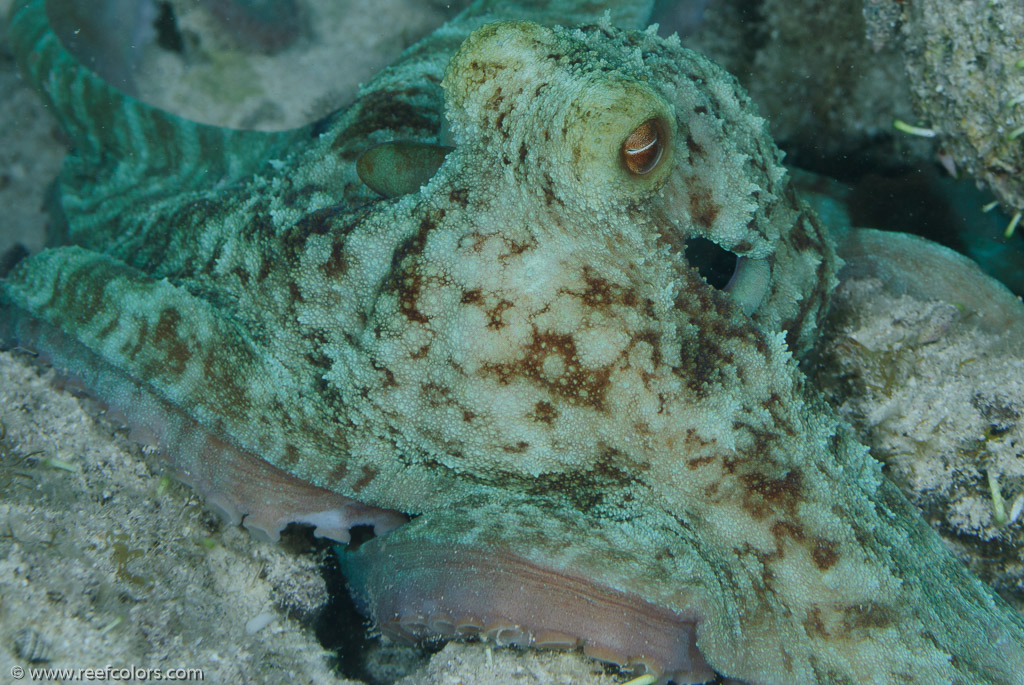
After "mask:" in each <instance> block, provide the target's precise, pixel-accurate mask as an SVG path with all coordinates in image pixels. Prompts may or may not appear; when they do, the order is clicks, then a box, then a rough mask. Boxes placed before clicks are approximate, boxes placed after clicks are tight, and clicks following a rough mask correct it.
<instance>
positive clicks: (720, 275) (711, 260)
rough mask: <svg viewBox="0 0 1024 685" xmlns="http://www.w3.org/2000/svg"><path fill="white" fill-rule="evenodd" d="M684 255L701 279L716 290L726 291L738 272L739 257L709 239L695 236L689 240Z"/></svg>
mask: <svg viewBox="0 0 1024 685" xmlns="http://www.w3.org/2000/svg"><path fill="white" fill-rule="evenodd" d="M683 254H685V255H686V261H687V262H689V263H690V266H693V267H695V268H696V269H697V271H698V272H699V273H700V276H701V278H703V279H704V280H705V281H707V283H708V285H710V286H711V287H713V288H715V289H716V290H722V289H724V288H725V286H727V285H728V284H729V281H730V280H731V279H732V276H733V274H734V273H735V272H736V262H737V259H738V258H737V256H736V255H735V254H733V253H732V252H729V251H728V250H726V249H725V248H723V247H721V246H720V245H717V244H716V243H714V242H712V241H710V240H708V239H707V238H701V237H699V236H694V237H692V238H690V239H688V240H687V241H686V246H685V248H684V249H683Z"/></svg>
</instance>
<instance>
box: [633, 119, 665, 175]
mask: <svg viewBox="0 0 1024 685" xmlns="http://www.w3.org/2000/svg"><path fill="white" fill-rule="evenodd" d="M659 129H660V125H659V124H658V122H657V121H656V120H654V119H648V120H647V121H645V122H644V123H642V124H640V125H639V126H637V127H636V128H635V129H634V130H633V132H632V133H630V134H629V137H628V138H626V140H625V141H624V142H623V143H622V159H623V162H624V163H625V165H626V168H627V169H628V170H629V171H630V173H633V174H636V175H637V176H642V175H644V174H649V173H650V172H651V171H653V170H654V167H656V166H657V165H658V162H659V161H660V160H661V153H662V151H663V150H664V148H665V146H664V144H663V143H662V141H661V138H662V136H661V135H660V131H659Z"/></svg>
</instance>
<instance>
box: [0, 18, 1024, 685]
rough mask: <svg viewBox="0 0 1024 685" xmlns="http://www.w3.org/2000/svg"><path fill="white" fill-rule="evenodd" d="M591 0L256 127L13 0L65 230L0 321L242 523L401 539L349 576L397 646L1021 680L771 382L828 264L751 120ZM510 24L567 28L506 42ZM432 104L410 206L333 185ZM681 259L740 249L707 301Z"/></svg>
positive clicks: (887, 500) (890, 507)
mask: <svg viewBox="0 0 1024 685" xmlns="http://www.w3.org/2000/svg"><path fill="white" fill-rule="evenodd" d="M613 5H614V6H613V12H612V14H611V15H610V16H609V17H605V18H602V17H600V16H592V15H590V14H588V13H587V12H586V11H584V10H582V9H580V10H576V11H570V10H565V9H564V8H561V5H554V6H552V8H548V9H541V8H538V7H537V6H535V5H534V4H533V3H524V6H522V7H520V6H517V5H515V4H510V3H504V4H498V3H486V2H481V3H476V4H474V5H472V6H470V7H469V8H468V9H467V11H466V12H465V13H463V14H462V15H460V17H459V18H457V19H456V20H455V21H453V22H451V23H450V24H448V25H446V26H445V27H443V28H442V29H440V30H439V31H438V32H436V33H435V34H433V35H432V36H430V37H428V38H427V39H425V40H424V41H423V42H421V43H419V44H417V45H416V46H414V47H412V48H411V49H410V50H409V51H408V52H407V53H405V55H404V57H403V58H402V59H401V60H400V61H399V62H398V63H396V64H394V65H392V66H391V67H389V68H388V69H386V70H385V71H384V72H382V73H381V75H380V76H378V77H377V78H376V79H374V80H373V81H371V82H370V83H368V84H367V85H366V86H365V88H364V89H363V91H362V92H361V94H360V97H359V98H358V99H357V101H356V103H355V104H354V105H353V106H352V107H351V108H350V109H348V110H346V111H343V112H339V113H337V114H336V115H334V116H332V117H330V118H329V119H327V120H325V121H323V122H319V123H317V124H316V125H313V126H310V127H306V128H303V129H299V130H296V131H291V132H283V133H279V134H273V135H272V134H258V133H254V132H244V131H227V130H222V129H216V128H213V127H209V126H202V125H197V124H194V123H191V122H185V121H182V120H179V119H176V118H174V117H171V116H169V115H166V114H164V113H162V112H159V111H156V110H153V109H151V108H148V107H146V106H145V105H142V104H141V103H139V102H138V101H135V100H133V99H131V98H128V97H125V96H123V95H120V94H118V93H116V92H115V91H113V90H112V89H110V88H109V87H107V86H106V85H105V84H103V83H102V82H101V81H99V80H98V79H97V78H96V77H95V76H93V75H92V74H91V73H90V72H89V71H88V70H86V69H85V68H84V67H82V66H81V65H78V64H77V63H75V62H74V60H73V59H72V58H71V57H70V55H68V54H67V53H66V51H64V50H63V48H62V47H61V46H60V44H59V41H57V40H56V39H55V37H54V36H53V34H52V32H51V31H50V30H49V29H48V27H47V23H46V16H45V11H44V3H43V2H42V0H35V1H34V2H30V3H28V4H27V5H26V7H25V8H24V9H23V10H21V11H20V12H19V13H18V14H16V16H15V18H14V23H13V30H14V32H15V34H16V39H17V48H18V54H19V59H20V60H21V61H22V64H23V67H24V69H25V71H26V73H27V74H28V75H29V78H30V79H31V80H32V81H33V82H34V83H35V84H36V85H37V87H38V89H39V90H40V92H41V94H42V95H43V97H44V99H45V100H46V101H47V102H48V104H49V105H50V107H51V108H52V109H53V111H54V113H55V114H56V115H57V116H58V118H59V119H60V120H61V122H62V123H63V125H64V126H65V127H66V128H67V129H68V132H69V134H70V136H71V137H72V139H73V140H74V141H75V144H76V152H75V154H74V155H73V156H71V157H70V158H69V162H68V165H67V167H66V169H65V172H64V174H63V176H62V179H61V187H60V193H61V201H60V202H61V209H62V213H63V218H64V220H65V221H66V228H67V230H66V233H67V236H68V239H69V242H70V243H71V245H69V246H65V247H59V248H53V249H50V250H47V251H44V252H42V253H40V254H38V255H35V256H32V257H29V258H27V259H25V260H23V261H22V262H21V263H20V264H19V265H18V266H17V267H15V269H14V270H13V271H12V273H11V274H10V276H9V277H8V278H7V279H6V280H5V281H4V282H3V285H2V290H0V297H2V298H3V299H2V302H3V306H4V318H3V320H2V325H3V327H4V328H5V329H6V332H7V333H8V334H9V335H10V336H11V337H12V338H13V339H14V340H17V341H19V342H20V343H21V344H24V345H34V346H36V347H38V348H39V349H40V350H41V351H42V352H45V353H46V354H48V355H49V356H50V357H51V358H52V359H53V360H54V361H55V363H57V364H58V365H60V366H64V367H67V368H69V369H70V370H71V371H73V372H74V373H76V374H78V375H80V376H81V377H83V378H84V380H85V382H86V384H87V385H89V386H90V387H92V388H93V390H94V391H95V392H96V394H97V395H99V396H100V397H101V398H103V399H104V400H105V401H107V402H109V403H111V404H112V405H114V406H118V407H120V408H121V409H122V411H124V412H125V414H126V415H128V417H129V419H130V420H131V421H132V422H134V423H137V424H143V425H147V426H148V427H149V428H150V429H151V430H153V432H154V433H155V434H156V437H157V439H158V440H159V441H160V442H161V444H162V445H163V446H164V447H165V448H166V450H167V452H168V455H169V458H170V459H171V460H172V463H173V464H174V465H175V467H176V468H178V469H179V470H180V471H181V472H182V473H183V475H184V476H185V477H186V478H187V479H188V480H190V481H191V482H193V483H194V484H195V485H196V487H197V488H198V489H199V490H200V491H201V492H203V493H204V494H205V495H206V496H207V497H208V500H209V501H211V503H213V504H214V505H215V506H217V507H218V508H220V509H221V510H222V511H224V512H225V513H226V514H227V515H228V517H229V518H230V519H232V520H235V521H242V522H243V523H244V524H245V525H246V526H247V527H249V528H250V529H252V530H254V531H257V532H262V533H263V534H265V535H267V536H269V537H274V536H276V535H277V533H278V531H279V530H280V528H281V527H283V526H284V525H285V524H287V523H288V522H290V521H300V522H306V523H309V524H312V525H315V526H317V529H318V531H319V532H320V533H321V534H324V535H327V536H330V537H333V538H334V539H337V540H340V541H347V539H348V529H349V528H350V527H352V526H354V525H358V524H362V523H366V524H371V525H374V526H375V527H376V528H377V531H378V532H379V533H383V532H385V531H388V530H392V529H394V528H397V530H393V531H392V532H390V533H389V534H387V535H382V536H380V537H378V538H375V539H373V540H371V541H369V542H366V543H364V544H363V545H362V546H361V547H360V548H359V550H358V551H356V552H354V553H348V552H346V553H343V554H342V556H343V563H344V565H345V566H346V568H347V570H348V572H349V575H350V580H351V582H352V584H353V587H354V589H355V591H356V593H357V595H358V596H359V597H360V599H361V601H362V602H363V603H364V605H365V606H366V607H367V608H368V609H369V610H370V611H372V612H373V614H374V617H375V619H376V621H377V623H378V625H379V627H380V628H381V629H382V630H383V631H385V632H388V633H390V634H393V635H397V636H405V637H409V638H413V639H418V638H421V637H426V636H429V635H440V636H444V637H449V636H457V635H472V634H482V635H485V636H488V637H491V638H493V639H495V640H497V641H499V642H500V643H506V644H507V643H512V644H521V645H525V646H530V645H533V646H548V647H555V646H558V647H575V646H582V647H583V649H584V651H585V652H587V653H588V654H591V655H593V656H595V657H598V658H602V659H606V660H611V661H615V662H617V663H620V664H624V665H635V666H645V667H647V668H648V669H650V670H651V671H653V672H655V673H657V674H659V675H660V676H661V677H662V678H663V679H667V678H669V677H672V678H675V679H676V680H677V681H682V682H689V681H693V682H701V681H704V680H707V679H709V678H711V677H712V676H713V671H717V672H719V673H721V674H724V675H727V676H731V677H735V678H739V679H742V680H745V681H747V682H751V683H792V682H808V683H811V682H820V683H826V682H920V683H932V682H956V683H978V682H985V683H1011V682H1015V679H1017V678H1018V677H1019V674H1020V673H1022V672H1024V622H1022V620H1021V618H1020V617H1019V616H1018V615H1016V614H1015V613H1013V612H1012V611H1011V610H1010V609H1009V608H1008V607H1007V606H1006V605H1005V604H1004V603H1002V602H1001V601H1000V600H999V599H998V598H997V597H995V596H994V595H993V594H992V593H991V592H990V591H989V590H988V589H987V588H985V587H984V586H983V585H982V584H981V583H980V582H979V581H978V580H977V579H976V578H974V577H972V576H971V575H970V574H969V573H967V571H966V570H965V569H964V568H963V567H962V566H961V565H960V564H959V563H958V562H957V561H956V560H955V559H954V558H953V557H952V556H951V555H950V554H949V552H948V551H947V550H946V549H945V548H944V547H943V545H942V543H941V541H940V540H939V538H938V537H937V536H936V535H935V534H934V533H933V532H932V531H931V529H929V528H928V527H927V525H926V524H925V523H924V522H923V521H922V520H921V518H920V516H919V515H918V514H917V512H916V511H915V510H914V509H913V508H912V507H911V506H910V504H909V503H908V502H907V501H906V500H905V499H903V497H902V496H901V495H900V493H899V492H898V490H897V489H896V487H895V486H894V485H893V484H892V483H890V482H889V481H888V480H886V479H885V478H883V477H882V475H881V473H880V470H879V466H878V464H877V463H876V462H874V461H873V460H872V459H871V458H870V457H869V455H868V453H867V450H866V448H864V447H863V446H862V445H860V444H859V443H857V442H856V441H855V440H854V439H853V437H852V433H851V431H850V430H849V428H848V427H847V426H846V425H845V424H844V423H843V422H842V421H841V420H840V419H839V418H838V417H837V416H836V414H835V413H834V412H833V411H832V410H831V409H830V408H829V407H828V405H827V404H826V403H825V402H824V401H823V400H822V399H821V397H820V396H819V394H818V393H817V391H816V389H815V388H814V387H812V386H810V385H809V384H808V383H807V382H806V379H805V378H804V376H802V375H801V374H800V372H799V371H798V369H797V367H796V363H795V361H794V355H801V354H803V353H805V352H806V351H807V350H808V349H810V348H811V347H813V345H814V344H815V341H816V338H817V335H818V333H817V331H818V327H819V321H820V319H821V317H822V315H823V312H824V310H825V308H826V306H827V303H828V297H829V293H830V291H831V290H832V288H833V287H834V285H835V283H836V277H835V272H836V270H837V268H838V265H839V262H838V260H837V258H836V256H835V252H834V247H833V244H832V241H831V238H830V237H829V236H828V235H827V234H826V232H825V229H824V227H823V226H822V224H821V223H820V222H819V221H818V220H817V219H816V217H815V216H814V215H813V213H811V212H810V210H808V209H807V208H806V206H805V205H803V204H802V203H801V202H800V201H799V200H798V199H797V198H796V196H795V193H794V192H793V190H792V188H791V186H790V184H789V180H788V177H787V174H786V172H785V170H784V168H783V167H782V166H781V163H780V153H779V152H778V150H777V149H776V147H775V146H774V144H773V143H772V141H771V140H770V138H769V137H768V135H767V133H766V127H765V123H764V121H763V120H762V119H761V118H760V117H758V116H757V114H756V112H755V111H754V109H753V107H752V105H751V104H750V101H749V99H748V98H747V96H746V94H745V93H744V92H743V91H742V89H741V88H740V87H739V86H738V84H737V83H736V82H735V80H734V79H732V77H730V76H729V75H728V74H726V73H725V72H724V71H722V70H721V69H720V68H719V67H717V66H715V65H714V64H712V63H711V62H709V61H708V60H706V59H704V58H702V57H700V56H699V55H697V54H695V53H692V52H690V51H687V50H685V49H683V48H681V47H680V46H679V43H678V40H673V39H660V38H658V37H657V36H656V35H655V34H654V32H653V31H635V30H623V29H619V28H615V27H614V26H613V22H615V23H617V24H622V25H630V26H641V25H643V23H645V20H646V12H647V11H648V10H649V8H645V7H644V6H643V5H639V4H633V3H613ZM522 17H525V18H528V19H533V20H538V21H541V22H543V23H550V24H556V23H562V24H569V25H579V26H580V28H548V27H545V26H541V25H540V24H537V23H530V22H527V21H497V20H501V19H509V18H516V19H518V18H522ZM442 115H443V116H442ZM444 118H446V119H447V121H448V126H449V128H450V135H451V138H452V142H453V143H454V149H453V150H452V151H451V152H449V153H448V155H447V156H446V157H445V158H444V161H443V162H442V163H441V165H440V167H439V168H438V169H437V171H436V173H434V174H433V176H432V177H431V178H430V179H429V181H428V182H427V183H426V184H425V185H423V186H422V187H419V188H417V189H415V190H414V189H413V187H412V186H411V184H405V186H403V188H402V190H403V192H404V194H400V195H399V196H398V197H394V198H387V199H381V198H379V197H378V196H377V195H376V193H374V192H373V191H371V190H370V189H369V188H367V187H366V186H365V185H363V184H362V183H361V182H360V181H359V179H358V176H357V174H356V168H355V167H356V160H357V159H358V158H359V157H360V155H362V154H363V153H364V152H365V151H366V150H367V149H369V148H370V147H371V146H372V145H374V144H376V143H380V142H386V141H397V140H413V141H418V142H420V143H427V144H438V143H441V142H444V141H443V140H442V136H447V133H445V132H444V131H442V128H443V126H442V121H443V119H444ZM627 143H628V145H627ZM645 149H646V150H647V152H646V153H645V154H644V156H643V157H642V159H643V160H644V161H643V162H642V163H639V164H635V163H632V161H633V159H634V157H633V155H635V154H638V151H641V150H645ZM695 240H703V241H707V242H708V243H713V244H714V245H717V246H718V249H720V250H721V251H722V252H723V253H731V255H732V256H731V259H732V260H733V264H734V274H733V276H732V278H731V279H729V280H728V282H726V283H724V284H722V287H721V288H715V287H714V286H713V285H712V284H711V283H710V282H709V281H710V280H711V279H708V280H705V279H704V278H702V276H701V274H702V267H704V266H706V265H703V264H701V263H698V261H697V260H696V258H688V257H687V255H695V254H698V252H697V251H688V250H687V247H688V244H690V243H692V242H693V241H695ZM691 259H692V261H691ZM703 273H707V272H706V271H704V272H703ZM401 514H411V515H415V518H414V519H413V520H412V521H411V522H409V523H404V520H405V519H404V518H403V517H402V516H401ZM243 517H244V518H243ZM638 626H639V628H638Z"/></svg>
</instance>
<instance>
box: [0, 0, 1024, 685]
mask: <svg viewBox="0 0 1024 685" xmlns="http://www.w3.org/2000/svg"><path fill="white" fill-rule="evenodd" d="M11 2H12V0H0V14H2V15H4V16H6V13H7V10H8V7H9V5H10V4H11ZM175 4H176V5H179V6H181V7H182V11H181V13H180V15H179V20H180V24H179V29H180V31H181V33H182V35H184V36H186V38H189V40H191V41H192V46H191V47H190V48H189V49H187V50H186V51H185V53H184V56H183V55H181V54H172V53H169V52H167V51H161V50H157V49H154V48H149V49H148V50H147V51H144V52H143V53H141V54H138V55H135V56H134V57H133V59H135V60H137V63H136V64H135V65H134V67H135V69H136V72H135V73H136V77H135V78H136V87H137V88H138V92H139V93H140V94H141V95H142V96H143V97H146V98H148V99H150V100H151V101H154V102H156V103H159V104H161V105H162V106H165V107H168V108H170V109H173V110H175V111H177V112H178V113H180V114H183V115H187V116H191V117H193V118H198V119H203V120H207V121H212V122H216V123H221V124H228V125H237V126H257V127H264V128H284V127H288V126H292V125H297V124H301V123H304V122H306V121H309V120H310V119H312V118H314V117H316V116H318V115H321V114H323V113H325V112H327V111H329V110H331V109H333V108H336V107H338V106H341V105H343V104H344V103H345V102H347V101H348V100H349V99H351V97H352V95H353V93H354V89H355V86H356V84H357V83H358V82H359V81H361V80H365V79H367V78H368V77H369V76H371V75H372V74H373V73H375V72H376V71H377V70H378V69H379V68H380V67H381V66H383V65H384V64H387V63H388V62H389V61H391V59H393V58H394V57H395V56H397V54H398V52H400V51H401V49H402V48H404V47H405V46H406V45H408V44H410V43H412V42H414V40H415V39H416V37H418V36H419V35H422V34H423V33H425V32H427V31H429V30H430V29H431V28H432V27H434V26H436V25H438V24H439V23H440V22H441V21H443V20H444V18H445V17H447V16H450V15H451V13H452V11H453V8H449V7H446V5H447V3H442V2H434V3H431V2H422V1H418V0H383V1H382V2H378V3H372V7H371V4H370V3H360V2H340V1H339V2H332V1H331V0H316V1H314V0H308V1H307V2H305V3H304V6H305V7H307V11H308V12H310V13H311V15H310V16H307V17H306V19H307V24H306V28H305V30H304V31H305V32H304V33H302V34H301V35H300V36H299V38H298V39H296V43H295V44H294V45H293V46H291V47H290V48H286V49H285V50H283V51H282V52H281V53H279V54H278V55H276V56H266V55H259V54H256V55H253V54H249V55H246V56H245V58H244V59H243V58H237V59H235V58H231V57H230V56H229V55H230V54H231V51H230V50H224V49H223V48H224V46H223V45H220V44H218V43H217V27H216V26H215V25H214V24H212V23H211V20H210V17H209V16H208V15H205V14H203V13H202V12H197V11H188V10H187V4H188V3H187V2H184V0H182V2H177V3H175ZM367 8H370V11H367ZM397 14H401V16H402V17H403V21H404V24H403V26H402V27H401V28H400V29H398V30H396V28H395V27H394V26H392V23H393V20H392V17H394V16H396V15H397ZM204 41H206V42H205V43H204ZM226 55H228V56H226ZM295 73H301V74H303V78H295V77H294V74H295ZM225 78H226V79H227V80H228V81H229V82H230V83H232V84H233V86H232V88H229V89H225V88H223V87H221V86H220V85H218V84H220V83H222V81H223V79H225ZM226 90H227V91H228V92H225V91H226ZM225 98H226V99H225ZM282 102H287V103H288V106H287V107H282V106H281V103H282ZM0 122H4V125H3V126H2V127H0V254H4V253H6V252H7V251H8V250H9V249H10V248H11V247H12V246H13V245H15V244H17V243H20V244H21V245H23V246H24V247H25V248H27V249H28V250H29V251H36V250H38V249H41V247H42V246H43V245H44V241H45V230H46V224H47V217H46V214H45V212H44V211H43V209H42V207H43V203H44V199H45V192H46V189H47V186H48V184H49V183H50V181H51V179H52V178H53V177H54V176H55V175H56V174H57V172H58V170H59V167H60V164H61V161H62V159H63V156H64V154H65V151H66V150H65V146H64V143H63V141H62V137H61V134H60V133H59V131H58V130H57V127H56V125H55V123H53V121H52V120H51V119H50V118H49V117H48V115H47V114H46V112H45V110H43V109H42V107H41V106H40V105H39V104H38V102H37V101H36V100H35V97H34V95H33V94H32V93H31V92H30V91H29V90H28V89H27V88H25V87H24V85H23V84H22V83H21V82H20V79H19V77H18V75H17V70H16V68H15V65H14V60H13V56H12V55H11V52H10V44H9V41H8V39H7V36H6V28H4V30H3V31H2V32H0ZM886 323H888V321H887V320H886ZM1016 368H1019V367H1016ZM964 392H965V397H969V396H970V390H969V389H966V390H965V391H964ZM1015 392H1016V393H1017V395H1019V397H1017V399H1016V400H1015V401H1020V402H1022V403H1024V390H1022V389H1021V388H1020V387H1017V388H1016V390H1015ZM905 401H906V402H908V403H909V402H913V401H914V398H913V397H911V398H908V399H906V400H905ZM0 431H2V433H0V435H2V438H0V678H4V679H6V678H7V677H8V674H9V673H10V672H11V668H12V667H14V666H17V665H21V666H28V665H35V666H53V667H62V668H87V667H94V668H96V667H98V668H102V667H104V666H106V665H108V664H111V665H114V666H135V667H137V668H148V667H159V668H172V667H186V668H202V669H204V671H205V678H206V681H208V682H225V683H227V682H231V683H241V682H253V683H256V682H259V683H264V682H265V683H333V682H356V681H351V680H346V679H345V678H344V676H342V675H341V673H342V672H347V673H350V674H353V673H357V674H360V675H361V676H362V677H363V678H364V679H365V680H366V681H377V682H400V683H402V684H403V685H413V684H419V683H436V684H441V683H445V684H453V685H454V684H456V683H466V684H470V683H496V684H501V683H517V684H519V685H529V684H531V683H538V684H540V683H550V684H561V685H586V684H592V683H593V684H596V683H613V682H622V681H623V680H624V676H622V675H620V674H615V675H609V674H607V673H605V669H604V668H602V666H601V665H600V664H598V663H596V662H593V661H591V660H589V659H586V658H584V657H582V656H581V655H580V654H577V653H570V654H564V653H544V652H535V651H525V652H521V651H516V650H509V649H497V648H492V647H490V646H488V645H486V644H480V643H476V644H449V645H447V646H445V647H444V648H443V649H441V650H440V651H437V652H436V653H433V654H431V653H429V652H424V651H420V650H417V649H413V648H406V647H399V646H395V645H387V644H382V643H380V642H379V641H376V640H372V641H370V642H366V641H365V632H366V627H367V626H365V625H364V624H363V623H361V622H360V621H359V619H358V618H357V617H355V616H354V615H353V614H352V612H351V608H350V607H347V606H346V603H345V602H343V601H338V599H337V595H338V593H341V592H343V587H342V585H341V583H340V581H339V579H338V578H337V576H336V573H335V571H334V570H333V569H334V567H333V564H332V560H331V558H330V555H331V552H330V550H329V548H328V547H327V546H326V545H323V544H316V543H314V542H313V541H312V540H311V538H310V536H309V535H307V534H303V533H302V532H296V533H292V534H290V535H286V536H285V540H284V542H283V543H281V544H269V543H262V542H257V541H255V540H253V539H251V538H250V537H249V535H248V534H247V533H246V532H245V531H244V530H243V529H241V528H238V527H232V526H227V525H225V524H223V523H222V522H220V521H219V520H218V519H217V518H216V517H215V516H214V515H212V514H211V513H210V512H209V511H207V510H206V509H205V507H204V506H203V504H202V502H201V500H200V499H199V498H198V497H197V496H196V495H195V494H194V493H193V492H192V491H191V490H190V489H189V488H187V487H186V486H184V485H182V484H180V483H178V482H177V481H176V480H174V479H173V478H172V477H170V475H169V473H168V472H167V470H166V468H165V465H164V463H163V461H162V459H161V458H160V456H159V455H158V454H156V453H154V452H152V451H150V450H148V449H146V448H143V447H140V446H139V445H138V444H137V443H135V442H134V441H132V440H131V439H129V436H128V435H127V432H126V431H125V430H124V429H122V428H120V427H119V425H118V424H117V423H116V422H115V421H111V420H109V419H108V418H106V417H104V415H103V412H102V409H101V408H100V407H99V406H97V405H96V403H95V402H92V401H91V400H89V399H88V398H85V397H82V396H81V394H80V393H75V392H73V391H71V390H69V389H65V388H64V387H63V384H62V383H61V382H60V381H59V379H58V378H57V375H56V374H55V373H54V371H53V370H52V369H48V368H47V367H45V366H43V365H40V364H38V363H36V362H35V360H34V359H33V358H32V356H31V355H30V354H28V353H27V352H25V351H20V350H13V351H10V352H3V353H0ZM1017 475H1019V474H1017ZM965 506H966V505H965ZM971 506H973V507H975V509H978V510H979V511H980V510H984V509H985V506H986V505H985V499H984V493H983V492H982V493H980V494H978V496H977V497H976V498H975V499H974V500H972V504H971ZM978 516H979V517H980V522H979V523H978V526H980V527H984V525H985V524H986V519H985V516H986V514H985V513H984V512H982V513H981V514H978ZM332 622H335V623H338V624H341V626H342V627H341V628H334V629H332V627H331V626H332ZM323 643H326V644H328V645H329V646H330V647H331V649H327V648H325V647H324V644H323ZM345 644H348V645H350V647H351V648H350V649H344V648H343V649H341V651H340V654H341V657H340V660H341V662H342V667H341V668H338V664H339V652H338V651H335V650H337V648H338V647H339V646H341V647H344V645H345ZM30 662H33V663H32V664H30Z"/></svg>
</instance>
